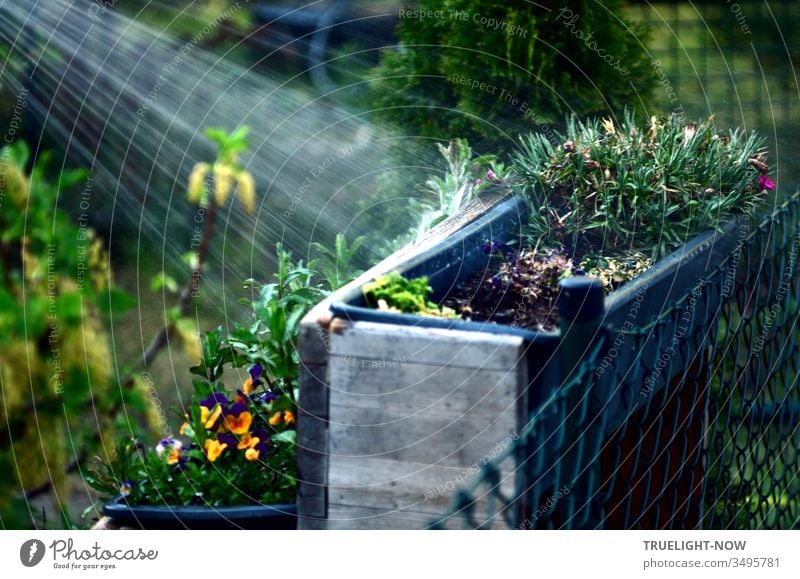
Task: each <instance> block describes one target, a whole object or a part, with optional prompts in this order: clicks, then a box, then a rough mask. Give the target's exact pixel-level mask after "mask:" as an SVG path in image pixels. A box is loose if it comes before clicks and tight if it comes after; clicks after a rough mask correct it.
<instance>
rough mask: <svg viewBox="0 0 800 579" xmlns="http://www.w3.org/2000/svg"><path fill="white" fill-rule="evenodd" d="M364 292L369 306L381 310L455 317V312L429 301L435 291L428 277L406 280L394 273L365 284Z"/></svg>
mask: <svg viewBox="0 0 800 579" xmlns="http://www.w3.org/2000/svg"><path fill="white" fill-rule="evenodd" d="M362 292H363V294H364V299H365V300H366V301H367V304H369V305H370V306H371V307H374V308H378V309H381V310H386V311H396V312H402V313H406V314H419V315H424V316H434V317H445V318H453V317H455V312H453V310H451V309H450V308H440V307H439V306H438V305H437V304H435V303H434V302H431V301H428V296H430V294H431V292H433V290H432V289H431V287H430V286H429V285H428V278H427V277H418V278H414V279H406V278H405V277H403V276H402V275H401V274H399V273H397V272H392V273H390V274H388V275H384V276H381V277H378V278H377V279H376V280H375V281H372V282H369V283H366V284H364V287H363V288H362Z"/></svg>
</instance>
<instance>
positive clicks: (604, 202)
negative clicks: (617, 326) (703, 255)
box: [514, 114, 775, 259]
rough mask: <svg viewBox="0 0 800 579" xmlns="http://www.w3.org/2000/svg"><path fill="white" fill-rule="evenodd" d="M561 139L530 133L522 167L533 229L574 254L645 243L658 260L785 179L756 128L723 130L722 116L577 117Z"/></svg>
mask: <svg viewBox="0 0 800 579" xmlns="http://www.w3.org/2000/svg"><path fill="white" fill-rule="evenodd" d="M567 124H568V127H567V131H566V134H559V135H558V137H559V139H560V142H558V143H555V144H554V143H552V142H551V141H550V140H549V139H547V138H546V137H544V136H543V135H541V134H531V135H529V136H527V137H524V138H522V139H521V143H522V146H521V150H520V151H519V152H518V153H517V154H516V155H515V158H514V168H515V170H516V172H517V173H518V174H519V176H520V177H521V178H522V181H523V189H524V193H523V194H524V197H525V199H526V200H527V201H528V202H529V204H530V210H531V211H530V223H529V233H530V237H531V238H532V244H536V242H537V241H538V240H545V242H546V243H548V244H549V243H557V244H562V245H564V246H565V247H566V249H567V251H568V252H569V253H570V254H571V255H573V257H581V256H583V255H584V254H586V253H589V252H591V251H601V252H602V253H603V254H605V255H613V254H614V253H619V252H620V251H625V250H639V251H641V252H643V253H645V254H646V255H648V256H649V257H651V258H653V259H656V258H658V257H660V256H662V255H663V254H664V253H665V252H667V251H669V250H671V249H673V248H674V247H676V246H678V245H680V244H682V243H685V242H686V241H687V240H688V239H690V238H691V237H692V236H694V235H696V234H697V233H699V232H700V231H702V230H704V229H708V228H712V227H716V226H718V225H719V224H720V223H721V222H722V220H723V219H724V218H725V217H727V216H730V215H735V214H743V213H749V212H751V211H752V210H753V209H754V208H755V207H756V206H757V205H758V204H759V202H760V201H761V200H763V199H764V194H765V193H766V192H767V190H770V189H774V188H775V184H774V183H773V182H772V180H771V179H770V178H769V177H768V176H767V173H768V172H769V167H768V165H767V164H766V162H765V160H766V153H765V151H764V149H763V148H762V140H761V139H760V138H759V137H758V135H756V134H755V133H750V134H747V133H745V132H743V131H741V130H739V129H736V130H732V131H729V132H728V133H727V134H719V133H718V132H717V131H716V130H715V127H714V125H713V122H712V120H708V121H705V122H697V123H695V122H686V121H685V120H684V119H683V118H682V117H679V116H672V117H670V118H662V117H653V118H652V119H651V120H650V123H649V125H647V126H637V124H636V123H635V122H634V120H633V116H632V115H630V114H628V115H626V117H625V119H624V120H623V121H622V123H621V125H617V124H615V123H614V122H613V121H612V120H609V119H606V120H603V121H600V120H597V119H594V120H589V121H587V122H585V123H583V122H579V121H578V120H577V119H576V118H575V117H571V118H570V119H569V121H568V123H567Z"/></svg>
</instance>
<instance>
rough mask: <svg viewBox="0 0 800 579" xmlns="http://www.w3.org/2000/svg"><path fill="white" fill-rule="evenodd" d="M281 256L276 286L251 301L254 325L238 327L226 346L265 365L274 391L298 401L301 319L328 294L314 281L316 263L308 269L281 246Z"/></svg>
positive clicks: (250, 283)
mask: <svg viewBox="0 0 800 579" xmlns="http://www.w3.org/2000/svg"><path fill="white" fill-rule="evenodd" d="M277 255H278V271H277V272H276V273H275V275H274V277H273V281H272V283H267V284H264V285H262V286H261V287H260V289H259V290H258V293H257V296H256V299H254V300H252V301H250V302H249V305H250V306H251V308H252V312H253V314H252V315H253V319H252V321H251V323H250V324H249V325H243V324H237V325H236V326H235V328H234V330H233V331H232V332H231V334H230V336H229V337H228V338H226V339H225V343H226V344H228V345H230V346H232V347H233V348H235V349H236V350H237V351H239V352H241V353H242V354H243V355H244V356H246V357H247V358H248V360H250V361H251V362H252V363H258V364H261V365H263V367H264V369H265V373H266V376H267V380H268V382H269V384H270V388H272V389H273V390H274V391H276V392H280V393H282V394H287V395H288V396H289V397H290V398H292V399H294V397H295V389H296V388H297V378H298V372H299V363H300V360H299V358H298V354H297V340H298V338H299V332H300V320H301V319H302V318H303V316H304V315H305V314H306V313H307V312H308V310H309V309H310V308H311V307H312V306H313V305H314V304H316V303H317V301H319V299H321V298H322V297H323V296H324V295H325V292H324V290H323V289H322V287H321V286H320V285H319V284H318V283H316V282H315V281H314V279H313V277H314V270H313V269H312V268H313V267H314V265H315V264H314V263H313V262H312V263H311V264H309V265H308V266H304V265H303V262H302V261H298V262H296V263H294V262H293V261H292V256H291V254H290V253H289V252H287V251H285V250H284V249H283V247H282V246H281V245H280V244H278V246H277ZM246 285H247V286H248V287H253V286H254V285H255V282H254V281H253V280H247V282H246ZM246 303H248V302H246Z"/></svg>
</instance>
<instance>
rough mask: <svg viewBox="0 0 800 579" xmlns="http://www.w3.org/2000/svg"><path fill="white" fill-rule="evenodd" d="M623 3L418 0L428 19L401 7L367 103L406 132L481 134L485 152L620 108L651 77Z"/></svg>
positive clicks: (478, 141)
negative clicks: (567, 119) (541, 129)
mask: <svg viewBox="0 0 800 579" xmlns="http://www.w3.org/2000/svg"><path fill="white" fill-rule="evenodd" d="M623 6H624V2H620V1H617V0H611V1H607V2H604V3H603V4H602V5H601V4H600V3H597V2H594V1H589V0H572V1H567V2H565V3H564V4H563V8H561V7H559V8H556V9H552V10H550V9H547V8H543V7H541V6H540V5H537V4H536V3H533V2H526V1H524V0H510V1H499V0H495V1H485V0H445V1H443V2H441V1H440V2H435V1H433V0H421V1H420V2H418V6H416V7H415V8H417V9H418V10H420V11H428V15H429V16H428V17H426V18H419V17H414V14H413V13H411V12H409V11H405V10H404V11H402V12H401V14H400V24H399V27H398V35H399V38H400V41H401V46H400V47H399V48H397V49H390V50H387V51H386V52H385V53H384V54H383V57H382V62H381V65H380V66H379V67H378V68H377V69H376V71H375V73H374V80H373V87H374V89H375V102H374V106H375V107H376V108H381V109H384V110H382V111H380V112H379V114H380V115H381V116H382V117H383V119H384V120H387V121H389V122H391V123H393V124H395V125H397V126H398V127H400V128H401V130H404V131H406V132H408V133H416V134H418V135H421V136H425V137H431V138H435V139H452V138H454V137H467V138H468V139H469V140H470V142H471V143H473V145H479V146H483V145H485V144H486V142H485V141H486V140H487V139H488V140H489V141H491V142H493V143H494V144H495V148H497V145H498V144H499V145H500V146H501V147H504V146H506V145H507V144H509V143H511V142H512V140H513V137H509V136H508V133H511V134H516V133H518V132H521V131H522V130H524V129H525V128H530V127H531V126H532V125H541V124H543V123H552V122H558V121H560V120H561V119H563V117H564V114H565V113H567V112H572V113H575V114H577V115H581V116H583V115H586V114H600V113H609V112H612V113H614V112H616V113H621V112H622V110H623V109H624V107H625V106H633V105H637V104H639V103H641V102H646V100H647V98H648V95H649V93H650V92H651V90H652V88H653V87H654V84H655V80H656V79H655V77H654V75H653V73H652V70H651V66H650V63H649V61H648V59H647V54H646V50H645V48H644V43H645V41H646V40H647V31H646V30H644V29H642V28H641V27H638V26H636V25H633V24H631V23H630V22H628V21H627V20H626V19H625V18H624V17H623V16H622V7H623ZM604 59H605V60H604ZM478 137H481V138H478ZM498 152H499V151H498Z"/></svg>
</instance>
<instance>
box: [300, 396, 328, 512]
mask: <svg viewBox="0 0 800 579" xmlns="http://www.w3.org/2000/svg"><path fill="white" fill-rule="evenodd" d="M297 451H298V452H297V512H298V515H299V516H301V517H320V518H324V517H325V516H326V515H327V508H328V486H327V485H328V421H327V419H322V418H319V417H316V416H313V415H310V414H308V413H306V412H304V411H303V410H300V411H299V412H298V419H297Z"/></svg>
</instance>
